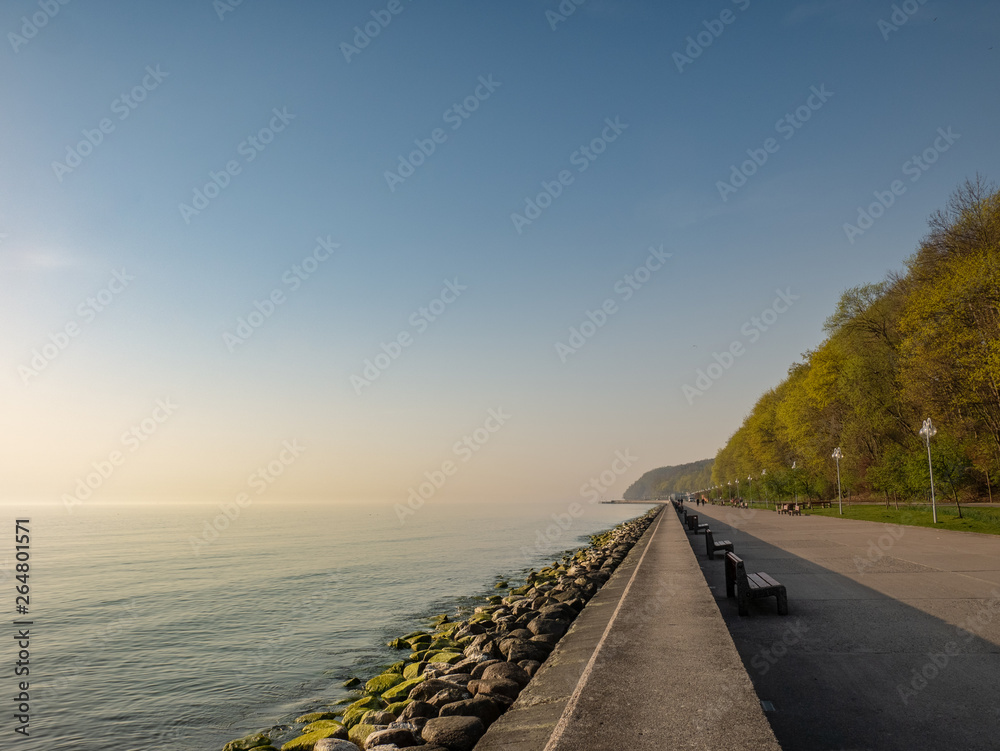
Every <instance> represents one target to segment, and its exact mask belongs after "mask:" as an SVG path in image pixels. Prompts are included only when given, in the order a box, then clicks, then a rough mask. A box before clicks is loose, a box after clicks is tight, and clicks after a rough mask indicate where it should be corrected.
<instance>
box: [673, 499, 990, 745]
mask: <svg viewBox="0 0 1000 751" xmlns="http://www.w3.org/2000/svg"><path fill="white" fill-rule="evenodd" d="M689 511H690V512H691V513H697V514H698V515H699V517H700V521H703V522H705V521H707V522H708V523H709V524H710V525H711V527H712V531H713V532H714V534H715V537H716V539H717V540H718V539H721V538H728V539H730V540H732V541H733V542H734V544H735V546H736V553H737V554H738V555H739V556H740V557H741V558H743V559H744V560H745V561H746V566H747V570H748V571H766V572H767V573H769V574H771V575H772V576H774V578H776V579H777V580H778V581H780V582H781V583H782V584H784V585H786V587H787V588H788V602H789V615H788V616H785V617H780V616H778V615H776V614H775V605H774V598H768V599H767V600H759V601H756V602H753V603H751V609H750V615H749V616H748V617H744V618H740V617H739V616H738V615H737V613H736V603H735V601H733V600H727V599H726V597H725V578H724V564H723V562H722V561H721V560H714V561H709V560H708V559H707V557H706V555H705V541H704V537H703V536H702V535H697V536H696V535H691V534H689V535H688V536H689V538H690V542H691V545H692V546H693V551H694V552H695V553H696V554H697V556H698V560H699V564H700V566H701V568H702V570H703V572H704V574H705V579H706V581H707V582H708V584H709V586H710V588H711V589H712V591H713V592H714V593H715V597H716V601H717V605H718V608H719V611H720V612H721V613H722V616H723V617H724V619H725V621H726V623H727V625H728V626H729V630H730V632H731V634H732V637H733V640H734V642H735V644H736V648H737V649H738V650H739V653H740V656H741V657H742V659H743V662H744V664H745V665H746V669H747V671H748V672H749V675H750V677H751V679H752V681H753V684H754V687H755V688H756V691H757V694H758V695H759V697H760V698H761V699H762V700H765V701H770V702H772V703H773V705H774V711H773V712H769V713H768V715H767V716H768V719H769V720H770V722H771V725H772V727H773V728H774V732H775V735H776V736H777V739H778V741H779V742H780V743H781V747H782V748H783V749H785V751H798V750H799V749H801V750H802V751H823V750H824V749H831V750H832V749H843V750H846V749H851V750H855V749H877V750H878V751H893V750H894V749H899V750H900V751H902V750H903V749H905V750H906V751H910V750H912V749H963V750H974V749H984V750H985V749H991V750H993V749H997V748H1000V538H998V537H995V536H992V535H978V534H973V533H967V532H946V531H941V530H934V529H929V528H923V527H903V526H897V525H885V524H878V523H873V522H862V521H852V520H847V519H836V518H826V517H820V516H795V517H793V516H787V515H778V514H776V513H774V512H773V511H753V510H743V511H741V510H737V509H730V508H725V507H720V506H698V507H695V506H689ZM669 513H671V514H672V513H674V512H673V511H670V512H669ZM664 667H665V666H664ZM733 747H735V746H733Z"/></svg>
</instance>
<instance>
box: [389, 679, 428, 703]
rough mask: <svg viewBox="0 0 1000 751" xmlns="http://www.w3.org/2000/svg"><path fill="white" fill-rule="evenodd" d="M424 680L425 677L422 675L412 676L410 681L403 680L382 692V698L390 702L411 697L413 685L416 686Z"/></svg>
mask: <svg viewBox="0 0 1000 751" xmlns="http://www.w3.org/2000/svg"><path fill="white" fill-rule="evenodd" d="M423 680H424V677H423V676H422V675H421V676H419V677H417V678H411V679H410V680H408V681H403V682H402V683H400V684H398V685H396V686H393V687H392V688H390V689H389V690H388V691H386V692H385V693H384V694H382V698H383V699H385V700H386V701H389V702H397V701H402V700H403V699H406V698H407V697H409V695H410V691H411V690H412V689H413V687H414V686H416V685H417V684H418V683H420V682H422V681H423Z"/></svg>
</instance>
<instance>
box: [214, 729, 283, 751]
mask: <svg viewBox="0 0 1000 751" xmlns="http://www.w3.org/2000/svg"><path fill="white" fill-rule="evenodd" d="M270 743H271V738H270V736H269V735H267V734H266V733H254V734H253V735H248V736H245V737H243V738H238V739H237V740H235V741H229V743H227V744H226V745H225V746H223V747H222V751H250V749H252V748H257V747H258V746H268V745H270Z"/></svg>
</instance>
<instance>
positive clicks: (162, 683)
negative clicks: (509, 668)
mask: <svg viewBox="0 0 1000 751" xmlns="http://www.w3.org/2000/svg"><path fill="white" fill-rule="evenodd" d="M650 507H651V506H648V505H636V504H589V503H586V502H584V503H579V504H571V503H570V502H566V501H562V502H553V503H532V504H523V503H464V504H463V503H455V502H452V503H447V504H446V503H436V504H432V503H427V504H426V505H425V506H424V507H423V508H421V509H420V510H419V511H416V512H414V513H413V514H411V515H408V516H406V517H405V518H403V519H402V520H401V519H400V517H399V516H397V513H396V512H395V511H394V510H393V506H392V505H390V504H371V503H343V502H338V503H325V504H324V503H294V502H287V503H272V504H270V505H265V504H259V505H253V506H249V507H247V508H243V509H238V513H237V511H236V510H234V508H233V507H230V509H229V516H226V515H225V514H223V511H222V509H221V508H220V507H219V505H218V504H207V505H206V504H181V503H163V502H161V501H156V502H149V503H145V504H144V503H138V502H137V503H131V504H125V503H123V504H117V505H99V504H96V503H94V504H83V505H81V506H77V507H73V508H72V509H71V510H68V509H66V508H65V507H63V506H61V505H58V506H56V505H53V506H43V505H21V506H17V505H13V506H11V505H7V506H2V507H0V523H2V524H3V525H4V527H5V528H6V531H5V532H4V533H3V534H0V561H3V565H2V567H0V581H2V583H3V585H2V586H3V588H4V589H5V590H6V592H7V594H6V596H5V597H4V598H0V607H4V609H7V610H8V613H9V616H10V618H9V620H8V624H9V625H8V626H7V627H6V630H7V631H8V633H7V634H3V633H0V639H2V643H4V645H5V646H4V647H3V649H2V650H0V659H2V660H3V666H2V667H0V676H2V678H0V697H3V700H4V704H5V705H6V706H5V708H4V709H5V711H3V712H0V718H2V719H0V749H22V750H23V751H36V750H37V751H43V750H44V751H108V749H115V751H221V749H222V747H223V745H224V744H225V743H226V742H228V741H230V740H233V739H235V738H240V737H242V736H245V735H248V734H250V733H253V732H257V731H262V730H267V729H269V728H272V727H277V728H279V730H278V732H277V733H276V735H275V738H277V739H279V740H287V738H288V737H291V736H289V735H288V733H289V732H290V730H291V729H290V728H289V725H290V724H291V723H292V721H293V720H294V719H295V718H296V717H297V716H299V715H301V714H304V713H306V712H309V711H316V710H322V709H325V708H328V707H329V706H331V705H332V704H333V703H334V702H336V701H337V700H338V699H341V698H343V697H345V696H347V694H348V691H347V689H345V688H343V687H342V683H343V682H344V681H345V680H346V679H347V678H350V677H352V676H357V677H360V678H362V679H366V678H368V677H371V676H372V675H375V674H376V673H377V672H378V671H379V670H380V668H382V667H385V666H387V665H389V664H391V663H393V662H395V661H397V660H400V659H403V658H405V657H406V655H407V653H406V652H398V651H396V650H393V649H391V648H389V647H388V646H387V645H386V642H387V641H389V640H390V639H392V638H394V637H396V636H400V635H402V634H405V633H408V632H409V631H412V630H415V629H417V628H422V627H426V626H427V619H428V618H429V617H430V616H433V615H435V614H439V613H449V614H454V613H457V612H460V609H462V608H468V607H470V606H473V605H476V604H482V602H483V598H484V597H485V596H488V595H490V594H494V593H496V591H497V590H496V589H495V585H496V584H497V582H498V581H501V580H509V581H511V582H516V581H518V580H519V579H520V580H523V577H524V575H525V573H526V572H527V571H528V570H529V569H531V568H536V569H537V568H538V567H540V566H543V565H546V564H548V563H551V562H552V561H554V560H556V559H558V558H559V557H561V555H562V554H563V553H564V552H566V551H569V550H573V549H576V548H579V547H581V546H583V545H586V544H588V542H589V540H588V537H589V535H591V534H594V533H597V532H600V531H603V530H606V529H609V528H611V527H613V526H615V525H616V524H618V523H620V522H622V521H625V520H627V519H631V518H634V517H636V516H640V515H642V514H643V513H645V511H646V510H647V509H649V508H650ZM230 517H232V518H230ZM17 519H28V523H27V525H25V526H27V528H28V530H29V533H28V536H29V542H28V548H27V551H26V552H27V554H28V556H29V558H28V565H29V572H28V579H27V580H21V581H18V580H16V579H15V576H16V575H17V574H18V571H17V570H16V569H15V566H16V563H17V560H16V558H15V555H16V551H15V539H14V538H15V531H16V530H15V523H16V520H17ZM22 534H23V533H22ZM22 552H23V551H22ZM21 557H22V558H23V557H24V555H22V556H21ZM21 570H22V571H23V568H22V569H21ZM24 581H26V583H27V585H28V598H29V605H28V606H27V610H28V612H27V613H25V614H18V613H17V612H16V611H15V602H16V601H15V597H16V595H17V592H15V589H14V588H15V587H18V586H22V587H23V586H24V583H23V582H24ZM22 591H23V590H22ZM3 599H6V600H7V601H8V602H7V603H6V604H3ZM22 603H23V601H22ZM15 621H18V622H21V623H30V625H28V626H20V625H14V622H15ZM25 629H27V632H28V634H27V638H25V637H24V636H23V634H22V632H23V631H24V630H25ZM19 640H20V644H19V643H18V641H19ZM25 642H27V647H26V648H25V647H24V643H25ZM25 651H26V652H27V653H28V654H27V655H25V654H24V652H25ZM19 662H21V663H24V664H22V665H20V666H18V664H17V663H19ZM19 669H20V670H22V671H23V670H25V669H26V670H27V671H28V673H27V674H23V673H22V674H21V675H15V671H17V670H19ZM22 681H24V682H26V683H27V684H28V688H27V690H26V691H22V689H21V687H20V686H19V684H20V683H21V682H22ZM25 694H26V695H27V700H25V697H24V695H25ZM19 699H20V701H19ZM24 710H27V711H24ZM19 717H20V719H19ZM25 719H26V720H27V721H26V722H23V720H25ZM18 728H21V731H20V732H19V731H18ZM282 730H283V731H284V732H285V735H282V734H281V733H282ZM24 733H27V735H25V734H24ZM293 735H294V734H293Z"/></svg>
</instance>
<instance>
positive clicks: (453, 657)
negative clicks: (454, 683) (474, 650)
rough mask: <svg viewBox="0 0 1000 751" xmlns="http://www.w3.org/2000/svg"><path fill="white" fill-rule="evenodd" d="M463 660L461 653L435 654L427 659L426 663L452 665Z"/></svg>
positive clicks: (463, 656)
mask: <svg viewBox="0 0 1000 751" xmlns="http://www.w3.org/2000/svg"><path fill="white" fill-rule="evenodd" d="M464 658H465V655H463V654H462V653H461V652H435V653H434V654H432V655H429V656H428V657H427V662H447V663H448V664H449V665H454V664H455V663H456V662H461V661H462V659H464Z"/></svg>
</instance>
